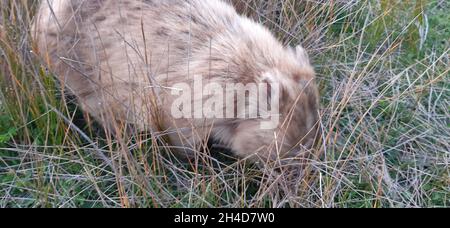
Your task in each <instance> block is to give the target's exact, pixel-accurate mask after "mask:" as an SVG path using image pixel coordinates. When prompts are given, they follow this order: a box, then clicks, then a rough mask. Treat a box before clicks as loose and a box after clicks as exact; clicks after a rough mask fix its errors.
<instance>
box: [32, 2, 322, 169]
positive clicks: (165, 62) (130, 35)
mask: <svg viewBox="0 0 450 228" xmlns="http://www.w3.org/2000/svg"><path fill="white" fill-rule="evenodd" d="M49 4H50V5H49ZM33 34H34V38H35V40H36V42H37V46H38V48H39V53H40V55H41V56H42V57H43V59H44V60H45V61H46V63H48V64H49V66H50V68H51V69H52V70H53V72H55V73H56V75H58V77H59V79H60V81H61V84H62V86H63V89H67V90H68V91H71V92H72V93H74V94H75V95H76V96H77V98H78V101H79V103H80V104H81V105H82V107H83V108H84V110H85V111H87V112H88V113H90V114H91V115H92V116H93V117H95V118H96V119H97V120H98V121H100V122H101V123H103V124H104V126H105V127H108V128H109V129H115V127H116V126H118V123H127V124H129V125H130V126H133V127H134V129H137V130H138V131H148V130H151V131H152V132H163V133H167V134H168V135H169V139H170V143H171V144H172V145H173V146H174V147H175V148H178V152H186V153H187V155H189V154H190V153H189V151H190V150H189V151H188V149H189V148H190V149H193V148H196V146H198V145H199V144H201V143H202V142H204V141H205V140H206V139H208V138H209V137H212V138H214V139H215V140H217V141H220V142H221V143H222V144H224V145H226V146H228V147H229V148H230V149H231V150H232V151H234V152H235V153H236V154H237V155H239V156H241V157H249V158H251V159H252V160H253V161H256V160H257V159H256V158H261V159H270V160H274V159H276V158H280V157H281V158H283V157H292V156H295V155H298V153H299V152H301V151H303V150H304V149H305V148H308V147H310V146H311V145H312V143H313V141H314V138H315V136H316V132H317V131H316V129H317V125H318V124H317V122H318V91H317V88H316V84H315V75H314V70H313V68H312V67H311V66H310V64H309V60H308V57H307V55H306V52H305V51H304V50H303V48H301V47H298V48H296V49H293V48H289V47H283V46H282V45H281V44H280V43H279V42H278V41H277V40H276V39H275V38H274V36H273V35H272V34H271V33H270V32H269V31H268V30H267V29H265V28H264V27H263V26H261V25H259V24H257V23H255V22H253V21H251V20H249V19H247V18H244V17H242V16H239V15H238V13H236V11H235V10H234V8H233V7H232V6H230V5H228V4H227V3H224V2H222V1H220V0H143V1H139V0H121V1H117V0H84V1H83V0H49V1H47V0H44V1H42V5H41V7H40V10H39V13H38V15H37V17H36V21H35V26H34V29H33ZM193 75H202V76H203V80H204V81H208V82H211V81H213V82H218V83H219V84H222V85H224V84H225V83H229V82H234V83H244V84H246V83H252V82H253V83H258V82H266V81H270V82H276V83H279V84H280V85H281V97H280V114H281V121H280V124H279V126H278V127H277V128H276V129H274V130H262V129H261V128H260V122H261V121H262V120H261V119H258V118H256V119H238V118H235V119H174V118H172V116H171V104H172V102H173V101H174V97H173V96H171V95H170V93H171V91H170V90H171V89H173V88H170V87H171V86H172V85H174V84H175V83H179V82H186V83H188V84H192V78H193ZM196 92H197V91H194V93H196ZM192 97H193V99H194V97H195V96H192ZM247 105H249V106H251V105H255V104H254V103H253V102H251V101H250V102H248V104H247ZM183 148H184V149H183ZM192 151H193V150H192ZM254 155H256V156H254Z"/></svg>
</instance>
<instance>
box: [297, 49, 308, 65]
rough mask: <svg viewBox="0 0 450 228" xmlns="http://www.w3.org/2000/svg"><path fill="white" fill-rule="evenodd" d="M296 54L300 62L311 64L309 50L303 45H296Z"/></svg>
mask: <svg viewBox="0 0 450 228" xmlns="http://www.w3.org/2000/svg"><path fill="white" fill-rule="evenodd" d="M295 55H296V57H297V60H298V61H299V62H300V63H302V64H310V62H309V55H308V52H306V50H305V49H304V48H303V47H302V46H301V45H298V46H297V47H295Z"/></svg>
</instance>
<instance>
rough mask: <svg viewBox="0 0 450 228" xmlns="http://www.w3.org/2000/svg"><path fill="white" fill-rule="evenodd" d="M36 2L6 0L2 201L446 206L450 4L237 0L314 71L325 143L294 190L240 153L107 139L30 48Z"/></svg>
mask: <svg viewBox="0 0 450 228" xmlns="http://www.w3.org/2000/svg"><path fill="white" fill-rule="evenodd" d="M37 2H38V1H33V0H28V1H12V0H7V1H1V2H0V26H3V28H2V30H3V33H1V32H0V34H1V37H0V207H176V208H178V207H448V206H450V143H449V142H450V77H449V50H450V49H449V48H450V41H449V40H450V5H449V3H448V2H447V1H445V0H412V1H401V0H392V1H387V0H352V1H306V0H297V1H295V0H268V1H261V0H234V1H232V2H233V3H234V4H235V5H236V7H237V8H238V11H239V12H240V13H243V14H246V15H248V16H249V17H252V18H254V19H255V20H257V21H258V22H260V23H262V24H264V25H266V26H267V27H269V28H270V29H271V30H272V31H273V32H274V33H275V34H276V35H277V37H278V38H279V39H280V40H281V41H283V42H284V44H285V45H292V46H294V45H297V44H299V43H301V44H303V45H304V46H305V47H306V49H307V50H308V51H309V52H310V56H311V59H312V62H313V65H314V66H315V68H316V70H317V74H318V81H319V84H320V91H321V106H322V107H321V116H322V117H321V128H322V131H323V137H322V140H321V142H320V145H318V146H317V148H315V150H314V154H313V155H312V156H310V157H309V160H308V162H307V164H306V166H305V168H304V176H303V178H302V180H301V181H300V183H298V185H297V186H296V190H295V191H293V192H289V193H288V194H283V191H282V187H280V186H282V185H283V183H282V181H281V182H280V181H277V182H276V183H275V184H274V183H273V182H271V181H269V179H268V178H266V176H265V173H264V172H262V171H261V170H260V169H258V168H257V167H254V166H252V165H251V164H245V162H243V161H240V160H234V159H226V158H224V157H225V156H222V157H217V156H209V155H205V156H204V157H202V159H199V160H198V161H195V162H191V163H188V162H185V161H179V160H177V159H176V158H174V157H173V156H171V155H170V154H167V153H165V152H164V151H162V150H161V149H160V148H158V146H157V145H156V144H155V143H152V142H154V137H152V136H151V135H148V134H144V133H142V134H141V135H134V136H123V137H121V138H118V137H111V136H109V135H108V134H105V133H104V132H103V131H102V128H101V127H100V126H99V125H98V124H97V123H95V121H92V119H90V118H89V116H88V115H86V114H84V113H83V112H82V110H80V108H79V107H78V106H77V105H76V100H74V98H73V97H69V96H64V95H62V94H61V92H60V90H59V87H58V83H57V81H56V80H55V77H54V76H53V75H52V74H51V72H48V71H47V69H46V68H45V66H44V65H43V64H42V61H41V60H40V59H39V58H37V57H36V56H35V54H34V53H35V52H34V51H33V50H34V46H33V42H32V41H31V40H30V35H29V24H30V22H31V20H32V17H33V14H34V11H35V8H36V5H37V4H38V3H37ZM278 190H280V191H278ZM274 192H275V193H274ZM284 193H285V192H284Z"/></svg>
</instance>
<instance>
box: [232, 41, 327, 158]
mask: <svg viewBox="0 0 450 228" xmlns="http://www.w3.org/2000/svg"><path fill="white" fill-rule="evenodd" d="M260 81H262V82H265V83H267V84H268V90H267V91H268V92H267V94H266V95H267V97H268V99H267V102H268V104H267V106H268V108H267V111H268V112H269V113H265V111H266V110H262V109H261V107H264V106H261V101H263V102H264V99H262V100H261V99H260V100H259V101H258V102H259V106H258V107H259V108H258V111H259V118H256V119H247V120H243V121H241V122H240V123H239V124H238V126H237V127H236V128H235V131H234V132H233V133H234V139H233V141H232V144H233V145H232V148H233V149H234V151H235V152H236V153H237V154H238V155H240V156H243V157H247V156H249V157H251V156H254V157H256V158H258V159H256V160H259V161H258V162H270V161H274V160H278V159H288V160H289V159H290V158H293V157H297V156H299V155H302V154H303V153H304V152H305V151H308V150H309V149H311V148H312V147H313V146H314V143H315V141H316V140H317V139H318V138H319V137H320V136H319V134H318V132H319V93H318V88H317V85H316V79H315V73H314V70H313V68H312V67H311V65H310V63H309V60H308V55H307V54H306V52H305V50H304V49H303V48H302V47H297V48H296V50H288V51H286V53H285V58H284V60H282V61H279V62H278V64H276V65H275V67H271V68H270V69H269V70H267V71H266V72H265V73H264V74H263V75H261V78H260ZM274 100H276V101H278V104H277V103H276V102H274ZM263 114H269V115H271V116H270V118H267V115H266V116H264V115H263Z"/></svg>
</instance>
